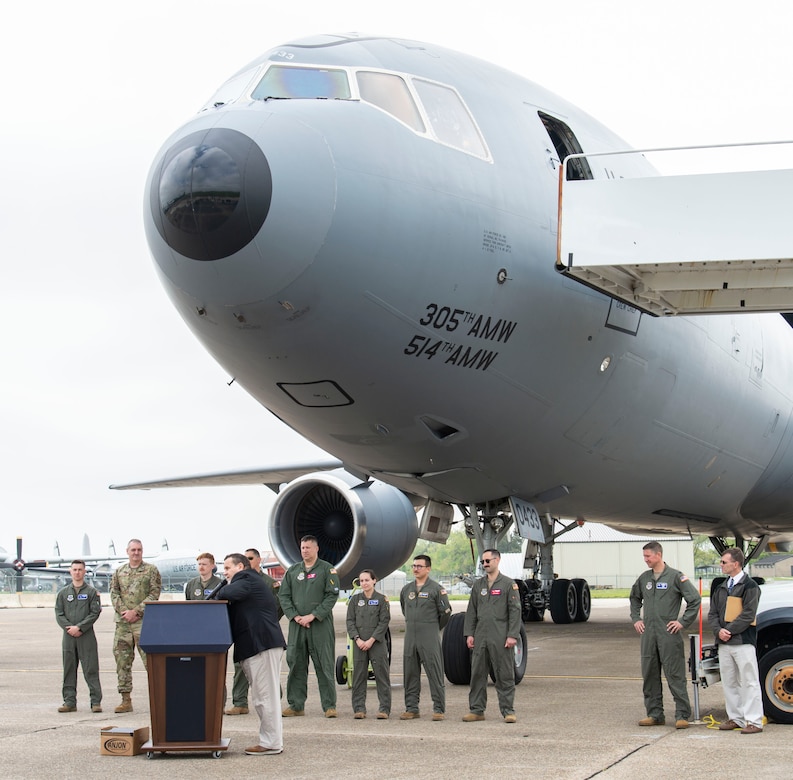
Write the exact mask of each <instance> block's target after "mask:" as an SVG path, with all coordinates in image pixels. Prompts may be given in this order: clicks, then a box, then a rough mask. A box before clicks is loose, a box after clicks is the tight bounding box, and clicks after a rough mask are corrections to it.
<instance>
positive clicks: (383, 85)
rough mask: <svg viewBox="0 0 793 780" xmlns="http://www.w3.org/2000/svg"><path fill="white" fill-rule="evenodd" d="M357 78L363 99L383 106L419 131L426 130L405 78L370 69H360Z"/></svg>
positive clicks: (384, 109) (379, 106)
mask: <svg viewBox="0 0 793 780" xmlns="http://www.w3.org/2000/svg"><path fill="white" fill-rule="evenodd" d="M357 78H358V90H359V92H360V93H361V100H365V101H366V102H367V103H372V104H373V105H375V106H377V107H378V108H382V109H383V111H386V112H388V113H389V114H391V115H392V116H395V117H396V118H397V119H399V120H400V121H401V122H404V123H405V124H406V125H407V126H408V127H410V128H412V129H413V130H415V131H416V132H417V133H424V132H426V130H425V128H424V122H423V121H422V119H421V114H420V113H419V110H418V108H417V107H416V103H415V101H414V100H413V96H412V95H411V94H410V90H409V89H408V85H407V84H406V83H405V79H403V78H402V77H401V76H397V75H395V74H393V73H377V72H373V71H368V70H361V71H358V73H357Z"/></svg>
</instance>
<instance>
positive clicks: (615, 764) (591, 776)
mask: <svg viewBox="0 0 793 780" xmlns="http://www.w3.org/2000/svg"><path fill="white" fill-rule="evenodd" d="M649 746H650V743H649V742H647V743H645V744H644V745H639V747H637V748H634V749H633V750H631V751H630V752H628V753H626V754H625V755H624V756H620V757H619V758H618V759H617V760H616V761H612V762H611V763H610V764H609V765H608V766H606V767H603V769H598V771H597V772H595V773H594V774H592V775H587V776H586V777H585V778H584V780H592V778H593V777H597V776H598V775H602V774H603V773H604V772H608V771H609V769H611V768H612V767H615V766H617V765H618V764H621V763H622V762H623V761H624V760H625V759H626V758H630V756H632V755H633V754H634V753H638V752H639V751H640V750H644V748H646V747H649Z"/></svg>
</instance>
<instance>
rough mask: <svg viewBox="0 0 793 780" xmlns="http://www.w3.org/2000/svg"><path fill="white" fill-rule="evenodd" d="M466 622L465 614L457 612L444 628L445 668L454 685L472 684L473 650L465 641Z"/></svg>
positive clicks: (443, 649) (442, 649) (449, 679)
mask: <svg viewBox="0 0 793 780" xmlns="http://www.w3.org/2000/svg"><path fill="white" fill-rule="evenodd" d="M464 623H465V615H464V614H463V613H462V612H457V613H456V614H454V615H452V616H451V617H450V618H449V622H448V623H447V624H446V628H445V629H444V630H443V642H442V643H441V651H442V653H443V668H444V671H445V673H446V679H447V680H448V681H449V682H450V683H451V684H452V685H470V684H471V651H470V650H469V649H468V645H466V643H465V636H464V634H463V625H464Z"/></svg>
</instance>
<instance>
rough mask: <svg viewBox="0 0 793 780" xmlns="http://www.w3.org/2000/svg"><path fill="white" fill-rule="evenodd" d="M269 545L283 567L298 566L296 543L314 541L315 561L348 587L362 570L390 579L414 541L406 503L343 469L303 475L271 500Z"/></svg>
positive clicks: (415, 533) (393, 490) (396, 494)
mask: <svg viewBox="0 0 793 780" xmlns="http://www.w3.org/2000/svg"><path fill="white" fill-rule="evenodd" d="M269 534H270V544H271V546H272V548H273V552H274V553H275V555H276V556H277V557H278V560H279V561H281V563H282V564H284V566H291V565H292V564H293V563H297V562H299V561H300V560H302V559H301V556H300V539H301V537H303V536H305V535H306V534H311V535H312V536H316V537H317V541H318V542H319V556H320V558H322V559H323V560H326V561H328V562H329V563H332V564H333V565H334V566H335V567H336V569H337V570H338V572H339V580H340V582H341V586H342V587H348V586H349V585H350V584H351V583H352V581H353V579H355V578H356V577H357V576H358V574H359V573H360V572H361V570H362V569H372V570H373V571H374V572H375V573H376V574H377V576H378V577H384V576H385V575H387V574H390V573H391V572H392V571H394V569H396V568H398V567H399V566H401V565H402V564H403V563H404V562H405V561H406V560H407V559H408V557H409V556H410V555H411V553H412V552H413V550H414V548H415V546H416V539H417V538H418V522H417V520H416V512H415V510H414V509H413V505H412V504H411V502H410V500H409V499H408V497H407V496H406V495H405V494H404V493H403V492H402V491H401V490H397V489H396V488H395V487H392V486H391V485H386V484H385V483H384V482H378V481H377V480H374V481H372V482H361V480H360V479H357V478H356V477H353V476H352V475H351V474H349V473H348V472H346V471H344V470H343V469H337V470H336V471H325V472H319V473H315V474H306V475H304V476H302V477H298V478H297V479H295V480H293V481H292V482H290V483H289V484H288V485H287V486H286V487H285V488H284V489H283V490H281V492H280V493H279V494H278V497H277V498H276V500H275V504H274V505H273V509H272V513H271V514H270V523H269Z"/></svg>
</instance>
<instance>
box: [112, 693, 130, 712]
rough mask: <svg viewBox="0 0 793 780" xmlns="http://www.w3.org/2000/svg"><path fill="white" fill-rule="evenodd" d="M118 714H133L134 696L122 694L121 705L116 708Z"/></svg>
mask: <svg viewBox="0 0 793 780" xmlns="http://www.w3.org/2000/svg"><path fill="white" fill-rule="evenodd" d="M116 712H132V695H131V694H129V693H122V694H121V704H119V705H118V707H116Z"/></svg>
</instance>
